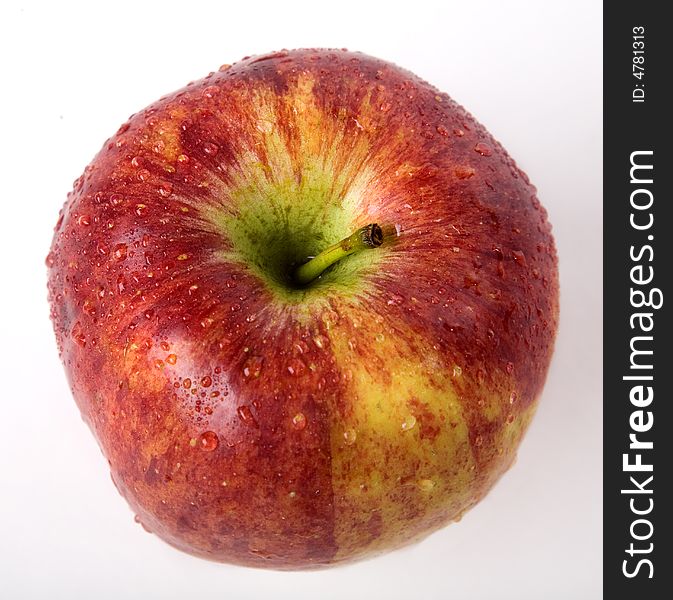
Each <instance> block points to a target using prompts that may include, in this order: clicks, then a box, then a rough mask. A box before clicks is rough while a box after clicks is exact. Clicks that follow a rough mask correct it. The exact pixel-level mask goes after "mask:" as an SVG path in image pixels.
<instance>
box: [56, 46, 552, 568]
mask: <svg viewBox="0 0 673 600" xmlns="http://www.w3.org/2000/svg"><path fill="white" fill-rule="evenodd" d="M306 81H308V82H310V83H311V86H310V89H308V90H307V91H305V92H303V93H305V94H306V96H305V97H301V95H300V94H298V93H297V91H296V90H297V89H304V88H301V82H306ZM260 91H263V92H264V93H265V94H266V96H265V97H266V98H267V99H270V100H269V101H271V102H273V106H272V107H271V108H272V109H273V112H274V113H275V114H276V115H277V116H278V118H277V120H276V122H275V128H276V131H277V133H278V135H279V136H280V138H281V139H282V141H283V145H284V148H285V149H286V151H287V153H288V155H289V156H290V160H291V163H292V169H293V172H294V173H295V177H296V178H297V179H298V180H300V179H301V177H302V173H303V166H304V161H305V160H306V159H307V156H305V153H304V152H303V151H302V148H303V146H302V144H303V143H304V142H305V140H304V139H303V138H302V135H303V134H302V132H301V131H300V128H299V127H298V126H297V123H298V121H299V120H300V119H301V115H300V116H297V113H296V112H295V111H296V110H297V107H299V109H301V103H302V102H305V101H306V100H307V98H309V99H310V100H311V101H312V102H313V103H314V104H315V106H317V108H318V111H319V113H320V114H321V115H322V119H323V124H324V126H325V130H324V131H323V130H320V135H323V136H325V137H326V139H325V144H324V145H325V148H328V147H329V142H330V141H334V140H333V139H327V138H329V137H330V136H335V135H336V134H337V133H338V134H339V136H341V137H339V144H338V146H339V151H338V153H337V154H336V155H335V156H333V157H332V159H331V160H332V161H333V168H334V171H335V173H340V172H344V173H348V180H347V182H346V184H345V185H346V189H350V186H355V180H356V177H357V175H358V174H360V173H362V172H363V171H364V170H368V171H369V172H371V173H372V174H373V177H371V178H370V179H368V180H367V181H366V183H365V184H363V185H364V188H363V190H362V192H361V197H360V202H359V204H358V205H357V206H356V207H355V213H356V214H355V215H354V221H357V222H358V223H360V224H364V223H366V222H368V221H370V220H371V219H370V217H371V216H372V215H373V216H374V218H375V220H376V221H377V222H379V223H382V224H389V225H393V224H395V225H397V226H398V229H399V230H400V232H401V233H400V235H399V237H396V238H395V239H394V240H389V241H388V246H389V247H388V248H387V254H386V258H385V260H384V261H383V262H382V263H380V264H379V266H378V271H377V272H376V273H370V274H368V275H367V282H368V288H367V295H366V298H364V299H363V298H360V299H359V300H358V301H359V302H360V305H359V307H356V308H353V303H352V301H351V300H345V299H342V298H339V297H338V296H330V297H329V306H330V309H329V310H330V311H332V312H333V313H335V314H337V315H341V316H342V317H344V315H345V316H346V318H341V319H339V321H338V324H337V325H335V326H333V327H332V329H331V330H328V329H327V328H326V326H325V323H324V319H323V317H324V316H325V313H324V310H323V309H322V308H320V307H313V308H312V309H311V310H310V314H309V317H308V319H307V318H306V317H305V316H304V317H301V318H300V316H299V314H298V312H297V311H296V310H293V309H291V308H289V307H287V306H284V305H282V303H279V301H278V300H277V299H276V298H274V296H273V294H272V293H271V292H270V291H269V290H268V288H267V287H266V286H265V284H264V283H263V282H262V281H260V280H259V279H258V278H257V277H255V276H254V275H252V274H251V273H250V272H249V271H248V270H246V268H245V267H244V266H242V265H240V264H237V263H233V262H231V263H229V262H226V261H223V260H222V259H221V258H220V256H221V253H222V252H223V251H226V250H228V249H230V247H231V243H230V241H229V240H228V239H227V238H226V237H225V236H224V235H223V234H222V232H221V231H220V230H218V228H217V227H216V226H214V225H213V223H212V222H210V221H209V218H208V216H207V215H208V214H209V213H208V212H207V211H206V210H205V209H212V207H218V208H220V209H221V210H223V211H224V212H227V211H230V212H232V213H234V214H235V212H236V210H237V207H236V204H235V201H234V200H233V199H232V198H230V197H228V196H227V195H226V194H225V195H224V196H223V195H222V191H223V190H227V189H229V187H231V186H232V185H233V184H234V182H233V180H232V178H233V177H235V176H236V174H237V173H238V171H237V169H238V165H239V162H240V161H241V156H242V154H243V153H244V152H245V151H246V150H250V149H251V148H254V149H255V151H256V152H257V157H258V161H259V163H260V164H261V165H263V166H264V168H266V169H269V170H272V168H273V165H274V158H275V157H274V156H271V155H269V153H268V152H269V151H268V148H267V147H266V146H265V145H264V144H260V143H259V141H260V135H261V134H260V130H259V128H258V127H259V125H260V123H259V121H258V115H257V114H256V113H255V112H254V111H253V110H252V108H251V107H252V106H254V104H255V98H256V94H257V93H258V92H260ZM271 92H273V94H272V93H271ZM293 94H295V95H296V96H294V95H293ZM299 113H301V110H299ZM328 125H330V126H331V127H332V129H330V128H329V127H328ZM326 132H327V133H326ZM362 136H365V139H366V141H367V144H368V153H367V157H366V160H364V161H363V163H362V164H361V165H356V167H357V168H355V169H354V168H353V165H352V164H351V159H352V156H354V155H357V152H358V148H359V146H358V144H360V143H361V142H362ZM270 176H271V175H270ZM48 266H49V267H50V271H49V297H50V303H51V315H52V320H53V323H54V329H55V332H56V336H57V341H58V347H59V352H60V354H61V357H62V359H63V361H64V364H65V367H66V372H67V375H68V377H69V381H70V384H71V387H72V389H73V393H74V396H75V399H76V401H77V403H78V406H79V408H80V410H81V411H82V414H83V416H84V418H85V419H86V421H87V422H88V423H89V425H90V427H91V428H92V430H93V432H94V434H95V435H96V437H97V439H98V441H99V443H100V445H101V447H102V449H103V452H104V454H105V456H106V457H107V458H108V460H109V461H110V466H111V471H112V474H113V478H114V481H115V484H116V485H117V487H118V488H119V490H120V492H121V493H122V494H123V495H124V497H125V498H126V499H127V500H128V501H129V504H130V505H131V506H132V508H133V509H134V510H135V511H136V512H137V513H138V515H139V519H140V520H141V521H142V523H143V524H144V525H145V526H146V527H148V528H149V529H150V530H152V531H154V532H156V533H157V534H158V535H160V536H161V537H162V538H164V539H166V540H167V541H168V542H170V543H171V544H173V545H175V546H177V547H178V548H181V549H183V550H186V551H188V552H192V553H195V554H198V555H200V556H204V557H207V558H211V559H214V560H223V561H229V562H235V563H240V564H246V565H251V566H271V567H274V568H299V567H303V568H310V567H318V566H325V565H327V564H331V563H333V562H335V561H344V560H348V559H349V558H352V557H355V556H360V555H362V554H363V553H366V551H367V547H368V544H370V543H373V542H374V541H375V540H377V539H379V538H381V537H382V536H385V535H387V534H386V531H387V529H386V527H387V524H386V523H385V522H384V521H383V519H382V518H381V515H380V513H378V512H374V513H372V514H371V517H369V520H368V521H367V523H364V524H360V525H358V526H360V527H362V530H363V533H362V539H361V540H360V541H357V542H353V547H347V548H339V544H338V541H337V539H336V534H335V527H336V524H335V520H336V519H337V513H336V512H335V511H336V509H335V506H336V505H341V504H340V503H343V500H342V499H340V498H335V494H334V482H333V480H332V476H333V475H332V460H333V456H332V445H331V435H332V433H333V430H334V428H335V427H336V426H338V424H339V423H340V422H341V420H342V419H346V418H348V416H349V415H350V414H351V413H352V411H353V408H354V407H353V405H352V403H353V402H357V401H358V400H357V399H353V398H352V397H350V396H349V393H348V391H347V390H348V385H349V383H348V376H347V373H345V371H344V367H343V363H342V357H341V356H340V355H339V353H338V352H335V351H334V350H333V348H332V346H331V344H330V343H329V340H330V336H334V335H339V336H342V337H343V339H349V338H351V337H354V338H357V337H358V336H362V335H363V327H362V326H360V327H359V328H358V327H355V326H354V324H353V320H352V316H353V314H356V315H359V317H360V318H362V319H365V320H366V319H367V317H368V315H381V316H382V317H383V322H382V325H381V327H383V328H385V329H386V331H387V336H388V338H390V337H391V336H392V334H391V333H390V332H397V335H398V336H400V337H401V339H402V338H403V339H402V341H404V343H405V344H406V347H407V348H408V355H407V356H404V357H403V358H405V360H413V356H414V353H423V352H426V351H427V349H428V348H431V349H432V352H434V353H435V354H436V357H437V360H439V361H440V362H441V369H439V371H441V372H444V373H451V372H452V371H453V370H454V368H455V367H456V366H459V367H460V369H461V370H462V374H463V375H462V376H461V377H456V378H455V379H454V380H453V384H452V385H453V386H454V389H455V390H456V391H457V392H458V394H459V397H460V398H461V399H462V411H463V415H464V418H465V420H466V423H467V425H468V430H469V441H470V446H471V451H472V453H473V455H474V459H475V461H476V465H477V478H476V481H475V484H474V498H475V500H474V501H476V500H478V499H479V498H480V497H481V496H483V494H485V493H486V491H487V490H488V489H489V488H490V486H491V485H493V483H494V481H495V480H496V479H497V478H498V477H499V475H500V474H501V472H502V471H503V470H504V469H505V468H506V467H507V466H508V465H509V463H510V462H511V458H512V452H513V451H514V449H515V448H508V449H506V450H507V451H508V452H507V453H506V456H505V457H504V458H503V457H501V456H500V455H499V454H498V452H497V450H498V447H497V446H498V443H499V442H498V439H499V436H500V435H501V433H502V431H503V429H504V428H505V427H506V426H507V423H506V421H507V419H509V418H511V419H518V418H520V417H521V418H522V416H523V415H524V414H526V413H527V411H528V409H529V408H530V407H531V406H533V405H534V403H535V401H536V398H537V397H538V395H539V393H540V391H541V388H542V385H543V383H544V379H545V377H546V372H547V367H548V364H549V361H550V357H551V352H552V348H553V341H554V335H555V331H556V326H557V319H558V279H557V262H556V253H555V249H554V242H553V239H552V236H551V231H550V226H549V224H548V222H547V218H546V213H545V211H544V209H543V208H542V207H541V205H540V203H539V202H538V200H537V198H536V192H535V188H534V187H533V186H532V185H531V184H530V182H529V181H528V178H527V177H526V176H525V174H524V173H522V172H521V171H520V170H519V169H518V168H517V166H516V165H515V163H514V162H513V161H512V159H511V158H510V157H509V156H508V155H507V153H506V152H505V151H504V149H503V148H502V147H501V146H500V144H498V143H497V142H496V141H495V140H493V138H492V137H491V136H490V134H488V132H486V130H485V129H484V128H483V127H482V126H481V125H479V124H478V123H477V122H476V121H474V119H473V118H472V117H471V116H470V115H469V114H468V113H467V112H466V111H465V110H464V109H463V108H462V107H460V106H458V105H457V104H456V103H455V102H453V101H452V100H451V99H450V98H449V97H448V96H446V95H445V94H442V93H440V92H438V91H437V90H436V89H435V88H433V87H432V86H430V85H429V84H427V83H426V82H423V81H422V80H420V79H419V78H418V77H416V76H414V75H413V74H411V73H409V72H407V71H404V70H402V69H399V68H398V67H396V66H393V65H391V64H389V63H386V62H384V61H380V60H377V59H374V58H371V57H367V56H365V55H362V54H357V53H348V52H342V51H331V50H300V51H292V52H280V53H275V54H273V55H267V56H263V57H257V58H253V59H247V60H244V61H241V62H240V63H238V64H236V65H234V66H233V67H231V68H230V69H227V70H225V71H222V72H218V73H213V74H211V75H209V76H208V77H207V78H205V79H204V80H201V81H199V82H196V83H194V84H192V85H190V86H188V87H186V88H184V89H183V90H180V91H179V92H177V93H175V94H172V95H170V96H167V97H165V98H164V99H162V100H160V101H159V102H157V103H156V104H154V105H152V106H151V107H150V108H148V109H146V110H144V111H142V112H140V113H138V114H136V115H134V116H133V117H132V118H131V119H130V120H129V122H128V123H127V124H125V125H123V126H122V127H121V128H120V130H119V131H118V132H117V134H116V135H115V136H113V137H112V138H111V139H110V140H108V142H107V143H106V144H105V146H104V147H103V149H102V150H101V152H100V153H99V155H98V156H97V157H96V159H95V160H94V161H93V162H92V164H91V165H90V166H89V167H87V169H86V170H85V172H84V174H83V175H82V177H80V178H79V179H78V180H77V181H76V182H75V186H74V189H73V191H72V192H71V193H70V194H69V196H68V200H67V202H66V204H65V206H64V208H63V211H62V213H61V216H60V219H59V222H58V224H57V226H56V229H55V234H54V240H53V244H52V248H51V252H50V254H49V260H48ZM356 304H357V303H356ZM364 331H367V332H368V333H370V334H371V335H372V336H373V335H374V334H375V329H374V328H373V327H372V326H371V325H370V324H368V325H366V326H365V327H364ZM410 332H413V334H410ZM392 337H393V338H394V336H392ZM316 339H317V340H318V343H317V344H316V342H315V340H316ZM321 340H322V341H321ZM353 353H354V354H355V355H356V356H357V358H358V365H360V367H361V368H362V369H363V370H365V371H369V372H371V373H372V374H373V375H374V376H375V377H376V378H377V379H378V380H379V381H381V382H384V383H385V382H386V381H391V374H390V373H389V372H387V371H386V368H385V364H384V363H383V362H382V361H381V358H380V356H378V355H377V353H376V352H375V351H374V350H373V349H372V347H371V345H369V344H367V343H362V344H359V345H358V346H357V347H356V348H355V349H354V350H353ZM429 380H430V385H431V386H434V387H435V388H437V389H442V386H444V385H445V384H444V383H443V382H442V381H440V379H439V376H437V380H436V381H435V380H434V379H433V377H430V378H429ZM393 391H394V390H391V393H392V392H393ZM490 396H494V397H497V398H500V400H499V402H500V404H501V406H500V409H501V411H500V416H498V417H496V418H495V419H487V418H486V417H485V416H484V409H483V405H484V402H486V401H487V399H488V397H490ZM510 398H512V399H513V401H512V402H511V403H510ZM409 406H410V414H413V415H414V416H415V418H416V419H417V420H418V424H417V425H416V427H417V428H418V431H419V432H420V435H421V436H422V438H423V439H424V440H426V441H427V442H428V443H431V442H432V440H433V439H434V438H435V437H436V436H437V435H439V433H438V432H440V431H441V429H442V427H450V426H451V424H450V423H444V422H442V421H441V420H439V419H438V418H437V417H436V416H435V415H433V413H432V411H431V410H430V409H428V408H427V407H426V406H425V405H424V404H423V403H422V402H420V401H419V400H418V399H413V398H410V402H409ZM297 415H303V419H302V418H301V417H299V418H298V421H299V422H301V423H302V425H303V426H302V427H296V423H297V419H295V417H296V416H297ZM304 419H305V423H304ZM454 425H455V424H454ZM206 432H208V436H206V438H205V440H206V441H205V442H204V441H203V440H204V438H203V435H204V433H206ZM212 433H215V434H216V435H217V439H214V438H213V437H212ZM516 441H518V440H516ZM349 443H350V442H349ZM355 444H357V442H355ZM515 445H516V442H515ZM354 447H356V446H354ZM510 450H511V452H510ZM393 458H394V457H393ZM362 460H366V457H363V459H362ZM394 467H395V463H394V462H391V468H393V469H394ZM411 475H412V474H402V477H401V483H402V484H404V485H402V487H401V488H400V490H399V491H398V492H396V496H395V497H394V498H392V499H391V502H394V503H395V502H396V503H398V504H399V505H405V506H407V507H408V509H407V514H406V517H405V518H406V519H407V521H408V523H407V525H406V527H407V530H408V537H413V536H415V537H417V536H418V535H421V534H423V533H424V532H425V533H427V532H429V531H430V530H432V529H433V528H436V527H438V526H440V525H442V524H444V523H445V522H446V521H447V520H448V519H450V518H453V517H455V516H456V515H455V510H454V509H455V507H454V508H452V509H451V510H453V511H454V512H451V511H450V510H449V508H447V509H446V511H445V512H441V513H433V514H430V513H428V514H426V511H425V508H424V505H423V502H424V500H423V498H424V497H425V496H424V495H423V494H424V493H425V492H423V491H422V490H421V491H419V490H418V489H417V488H414V487H413V486H411V487H410V486H408V485H406V484H405V481H406V479H407V478H408V477H409V476H411ZM428 485H429V484H428ZM465 508H467V507H462V509H465ZM344 510H346V509H344ZM344 514H346V513H345V512H344ZM341 525H343V524H341ZM390 536H391V541H390V545H391V546H395V545H399V544H401V543H403V542H404V541H405V538H404V536H403V535H401V536H398V535H397V534H390Z"/></svg>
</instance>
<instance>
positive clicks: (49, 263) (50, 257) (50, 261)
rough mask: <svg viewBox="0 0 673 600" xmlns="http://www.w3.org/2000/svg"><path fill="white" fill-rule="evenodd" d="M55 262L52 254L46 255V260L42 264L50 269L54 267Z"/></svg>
mask: <svg viewBox="0 0 673 600" xmlns="http://www.w3.org/2000/svg"><path fill="white" fill-rule="evenodd" d="M55 262H56V255H55V254H54V253H53V252H50V253H49V254H47V258H46V259H45V261H44V264H45V265H47V267H49V268H50V269H51V267H53V266H54V263H55Z"/></svg>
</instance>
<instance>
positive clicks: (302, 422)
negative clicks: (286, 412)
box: [292, 413, 306, 431]
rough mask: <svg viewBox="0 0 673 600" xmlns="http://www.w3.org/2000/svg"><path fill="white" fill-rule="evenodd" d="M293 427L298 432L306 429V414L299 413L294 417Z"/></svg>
mask: <svg viewBox="0 0 673 600" xmlns="http://www.w3.org/2000/svg"><path fill="white" fill-rule="evenodd" d="M292 427H294V428H295V429H296V430H297V431H301V430H302V429H304V428H305V427H306V416H305V415H304V413H297V414H296V415H295V416H294V417H292Z"/></svg>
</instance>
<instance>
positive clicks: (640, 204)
mask: <svg viewBox="0 0 673 600" xmlns="http://www.w3.org/2000/svg"><path fill="white" fill-rule="evenodd" d="M666 7H667V4H666V3H663V2H654V1H643V0H641V1H640V2H632V3H624V2H606V3H605V5H604V58H603V61H604V90H603V92H604V172H603V177H604V193H605V195H604V204H603V206H604V223H605V229H604V449H605V454H604V565H603V577H604V597H605V598H634V599H640V598H643V599H644V598H647V599H648V600H657V599H664V598H671V597H673V552H672V551H671V549H672V548H673V534H672V531H671V522H672V521H671V514H672V513H673V485H671V483H673V482H672V481H671V480H672V479H673V443H672V440H673V418H672V413H673V396H672V394H671V390H672V387H671V375H672V374H673V352H672V351H671V349H673V328H672V327H671V312H672V311H671V306H673V287H672V286H671V272H672V271H673V259H671V258H669V257H670V256H671V254H672V253H673V240H672V239H671V238H672V237H673V235H672V234H671V233H670V231H669V230H670V228H671V225H672V222H671V218H670V215H671V210H670V206H671V204H672V203H673V193H672V192H671V184H670V180H671V177H673V156H672V152H671V146H672V145H673V140H671V129H672V127H671V122H672V120H673V102H672V100H673V97H672V95H671V92H670V90H671V89H672V88H673V85H672V83H673V67H671V63H672V62H673V29H672V28H671V26H670V22H669V21H668V19H667V18H666V17H665V15H664V12H665V8H666ZM666 12H667V11H666ZM640 42H642V44H641V43H640ZM640 57H642V59H641V58H640ZM634 164H635V165H636V166H635V167H634ZM650 167H651V168H650ZM650 203H651V205H650ZM648 205H649V206H648ZM648 225H649V226H648ZM650 277H651V280H650ZM657 290H658V291H657ZM662 301H663V305H661V306H660V307H659V308H657V306H659V305H660V303H661V302H662ZM639 305H641V306H639ZM648 305H649V306H648ZM650 338H651V339H650ZM649 352H651V354H650V353H649ZM640 386H642V387H640ZM630 436H633V437H630ZM650 442H651V443H652V448H650V447H649V443H650ZM650 467H651V470H650ZM650 477H652V479H650Z"/></svg>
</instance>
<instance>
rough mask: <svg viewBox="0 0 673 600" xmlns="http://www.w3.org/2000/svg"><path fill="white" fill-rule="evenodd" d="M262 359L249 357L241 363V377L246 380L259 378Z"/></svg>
mask: <svg viewBox="0 0 673 600" xmlns="http://www.w3.org/2000/svg"><path fill="white" fill-rule="evenodd" d="M263 363H264V359H263V358H262V357H261V356H249V357H248V358H247V359H246V360H245V362H244V363H243V376H244V377H245V378H246V379H254V378H255V377H259V375H260V373H261V372H262V365H263Z"/></svg>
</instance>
